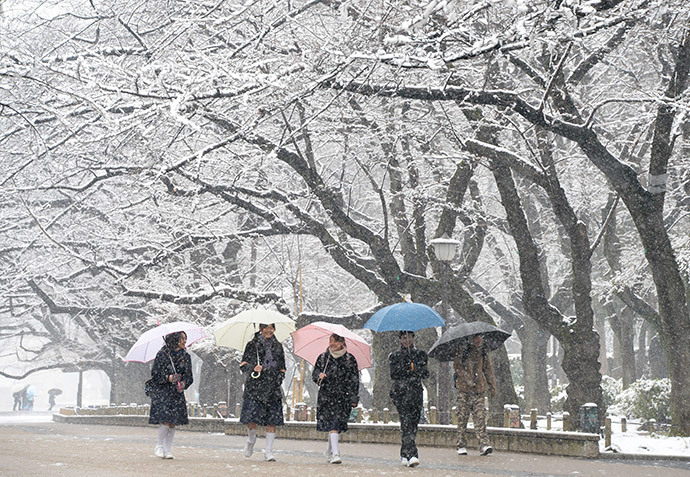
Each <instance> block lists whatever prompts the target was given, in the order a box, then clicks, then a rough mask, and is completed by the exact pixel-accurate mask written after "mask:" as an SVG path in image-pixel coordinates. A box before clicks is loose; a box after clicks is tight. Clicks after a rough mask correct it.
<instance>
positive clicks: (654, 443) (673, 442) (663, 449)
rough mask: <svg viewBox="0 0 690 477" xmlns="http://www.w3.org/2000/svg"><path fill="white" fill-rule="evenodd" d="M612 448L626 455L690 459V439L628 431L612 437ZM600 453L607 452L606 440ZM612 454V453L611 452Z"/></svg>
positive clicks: (600, 446)
mask: <svg viewBox="0 0 690 477" xmlns="http://www.w3.org/2000/svg"><path fill="white" fill-rule="evenodd" d="M611 448H612V449H613V450H614V451H615V452H622V453H625V454H650V455H652V454H653V455H670V456H681V457H690V437H666V436H658V435H649V433H637V432H634V431H628V432H626V433H625V434H623V433H621V432H619V433H617V434H612V435H611ZM599 451H600V452H602V453H603V452H605V449H604V440H603V439H602V440H601V441H599ZM609 452H611V451H609Z"/></svg>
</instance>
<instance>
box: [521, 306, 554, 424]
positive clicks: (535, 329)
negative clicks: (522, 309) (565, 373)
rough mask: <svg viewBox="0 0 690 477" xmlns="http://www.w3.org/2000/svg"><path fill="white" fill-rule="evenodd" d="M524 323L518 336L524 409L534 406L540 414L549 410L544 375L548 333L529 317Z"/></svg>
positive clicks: (547, 389) (547, 385)
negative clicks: (522, 373)
mask: <svg viewBox="0 0 690 477" xmlns="http://www.w3.org/2000/svg"><path fill="white" fill-rule="evenodd" d="M524 324H525V326H524V328H523V331H522V332H520V333H519V336H520V342H521V343H522V350H521V356H522V369H523V371H524V383H525V411H528V410H530V409H533V408H536V409H538V410H539V413H540V414H546V413H547V412H549V411H551V394H550V393H549V383H548V379H547V376H546V349H547V347H548V343H549V335H548V333H545V332H543V331H542V330H541V329H540V328H539V326H538V325H537V324H536V323H535V322H534V320H532V319H530V318H526V319H525V323H524Z"/></svg>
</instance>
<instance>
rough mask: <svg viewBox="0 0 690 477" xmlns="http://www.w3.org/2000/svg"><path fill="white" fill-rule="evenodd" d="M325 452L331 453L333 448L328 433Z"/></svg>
mask: <svg viewBox="0 0 690 477" xmlns="http://www.w3.org/2000/svg"><path fill="white" fill-rule="evenodd" d="M326 453H327V454H332V453H333V449H332V448H331V438H330V434H329V437H328V447H327V448H326Z"/></svg>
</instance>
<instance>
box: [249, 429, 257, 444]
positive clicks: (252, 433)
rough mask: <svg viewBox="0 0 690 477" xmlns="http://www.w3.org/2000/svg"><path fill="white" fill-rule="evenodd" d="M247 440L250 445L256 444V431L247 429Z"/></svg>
mask: <svg viewBox="0 0 690 477" xmlns="http://www.w3.org/2000/svg"><path fill="white" fill-rule="evenodd" d="M247 440H248V441H249V442H251V443H252V444H253V443H255V442H256V429H247Z"/></svg>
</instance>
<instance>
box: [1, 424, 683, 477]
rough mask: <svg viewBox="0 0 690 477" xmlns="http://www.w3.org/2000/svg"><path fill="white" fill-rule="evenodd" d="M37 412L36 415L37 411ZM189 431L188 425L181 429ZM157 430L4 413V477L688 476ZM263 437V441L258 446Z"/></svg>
mask: <svg viewBox="0 0 690 477" xmlns="http://www.w3.org/2000/svg"><path fill="white" fill-rule="evenodd" d="M36 414H38V413H36ZM180 429H184V427H182V428H180ZM155 436H156V430H155V429H154V428H142V427H121V426H86V425H75V424H62V423H55V422H52V421H50V420H48V419H46V418H44V419H41V418H40V417H39V416H37V415H34V416H32V417H31V419H28V416H27V418H24V419H23V418H21V416H16V418H15V416H11V415H10V416H8V415H4V416H0V475H2V476H17V477H25V476H79V477H87V476H88V477H101V476H142V475H146V476H166V477H169V476H171V475H202V476H221V475H228V476H230V475H232V476H235V475H249V474H252V475H255V476H256V475H273V476H280V477H292V476H296V477H317V476H326V475H328V476H334V475H338V476H340V477H343V476H346V475H353V476H359V475H363V476H368V475H386V476H417V477H420V476H425V477H426V476H470V475H472V476H566V475H567V476H573V475H579V476H612V477H619V476H625V477H635V476H663V477H675V476H683V477H690V463H689V462H677V461H658V462H654V461H607V460H591V459H575V458H565V457H554V456H539V455H534V454H517V453H508V452H496V453H494V454H492V455H490V456H488V457H480V456H478V455H477V452H476V451H475V450H472V451H471V452H470V455H469V456H464V457H460V456H456V455H455V454H454V453H453V452H452V451H451V450H449V449H438V448H430V447H424V448H421V449H420V458H421V461H422V464H421V465H420V466H419V467H417V468H415V469H408V468H404V467H402V466H400V464H399V459H398V452H399V448H398V447H397V446H392V445H380V444H342V445H341V454H342V456H343V464H342V465H340V466H336V465H332V464H328V463H326V461H325V458H324V457H323V454H322V452H323V451H324V450H325V447H326V440H325V437H324V441H323V442H322V443H321V442H315V441H298V440H277V441H276V451H275V455H276V458H277V461H276V462H264V461H263V454H262V453H261V451H259V452H257V453H255V454H254V456H252V457H251V458H249V459H247V458H245V457H244V456H243V455H242V447H243V445H244V438H242V437H236V436H226V435H224V434H209V433H201V432H186V431H184V430H179V431H178V432H177V433H176V435H175V442H174V444H173V453H174V455H175V459H174V460H161V459H158V458H156V457H154V456H153V448H154V444H155V438H156V437H155ZM263 445H264V440H263V439H259V440H258V442H257V449H262V448H263Z"/></svg>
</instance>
